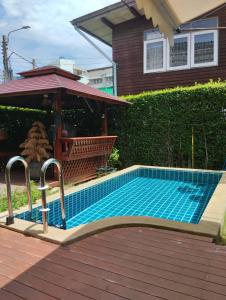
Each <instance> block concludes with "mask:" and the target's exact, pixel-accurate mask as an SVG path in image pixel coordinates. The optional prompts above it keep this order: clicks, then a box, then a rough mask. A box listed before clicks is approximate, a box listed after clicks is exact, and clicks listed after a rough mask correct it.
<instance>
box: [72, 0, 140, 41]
mask: <svg viewBox="0 0 226 300" xmlns="http://www.w3.org/2000/svg"><path fill="white" fill-rule="evenodd" d="M142 15H143V13H142V12H140V11H138V10H137V7H136V3H135V1H134V0H122V1H120V2H117V3H115V4H112V5H109V6H107V7H105V8H102V9H100V10H97V11H95V12H92V13H90V14H87V15H84V16H82V17H80V18H76V19H74V20H72V21H71V23H72V25H76V26H77V27H79V28H80V29H81V30H83V31H84V32H86V33H88V34H90V35H92V36H94V37H96V38H97V39H99V40H100V41H102V42H104V43H105V44H107V45H109V46H111V45H112V29H113V27H114V26H115V25H118V24H120V23H123V22H125V21H129V20H132V19H135V18H137V17H141V16H142Z"/></svg>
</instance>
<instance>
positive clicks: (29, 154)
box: [20, 121, 52, 179]
mask: <svg viewBox="0 0 226 300" xmlns="http://www.w3.org/2000/svg"><path fill="white" fill-rule="evenodd" d="M20 148H22V149H24V150H23V151H22V153H21V155H22V156H25V159H26V161H27V162H28V163H29V164H30V174H31V178H32V179H38V178H39V177H40V173H41V167H42V163H43V161H44V159H47V158H49V157H50V151H51V150H52V146H51V145H50V144H49V140H48V137H47V133H46V130H45V126H44V125H43V124H42V123H41V122H39V121H36V122H34V123H33V124H32V128H31V129H30V130H29V131H28V134H27V139H26V140H25V141H24V142H23V143H22V144H21V145H20Z"/></svg>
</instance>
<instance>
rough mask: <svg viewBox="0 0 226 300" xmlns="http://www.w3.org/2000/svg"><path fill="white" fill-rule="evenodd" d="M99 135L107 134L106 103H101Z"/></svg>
mask: <svg viewBox="0 0 226 300" xmlns="http://www.w3.org/2000/svg"><path fill="white" fill-rule="evenodd" d="M101 135H108V115H107V104H106V103H103V117H102V132H101Z"/></svg>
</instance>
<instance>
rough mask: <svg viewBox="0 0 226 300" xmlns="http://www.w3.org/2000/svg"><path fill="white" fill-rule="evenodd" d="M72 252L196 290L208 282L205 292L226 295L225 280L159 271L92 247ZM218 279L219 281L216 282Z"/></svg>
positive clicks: (78, 248)
mask: <svg viewBox="0 0 226 300" xmlns="http://www.w3.org/2000/svg"><path fill="white" fill-rule="evenodd" d="M74 251H75V252H76V253H77V254H78V253H79V254H82V255H86V256H88V257H92V258H95V259H99V260H104V261H111V262H112V263H114V264H116V265H121V266H123V265H125V264H126V265H127V266H128V267H129V268H130V269H134V270H138V271H141V272H144V273H145V274H150V275H154V276H157V277H160V278H165V279H167V278H171V280H173V281H176V282H179V283H182V284H187V285H190V286H191V287H197V288H203V287H204V286H206V283H207V282H208V285H207V287H206V290H209V291H212V292H218V293H221V294H223V295H226V278H224V279H223V280H221V278H219V277H218V278H215V280H216V281H217V282H211V281H210V280H209V279H208V278H206V274H205V273H203V274H202V275H203V276H202V278H197V277H194V275H193V272H191V271H190V273H189V274H183V272H180V273H179V274H178V273H177V272H174V271H173V270H170V269H168V268H165V269H161V268H160V267H159V266H151V268H150V265H149V264H148V263H147V264H144V263H141V262H140V261H139V262H138V261H137V260H135V259H134V260H131V259H130V260H127V259H126V258H125V257H121V256H118V257H117V256H114V255H111V254H110V253H103V252H100V251H95V249H94V248H93V247H92V252H90V251H89V250H88V249H87V248H84V247H80V246H78V247H76V248H75V249H74ZM208 277H209V276H208ZM217 279H219V280H217Z"/></svg>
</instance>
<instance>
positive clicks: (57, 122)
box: [54, 92, 62, 160]
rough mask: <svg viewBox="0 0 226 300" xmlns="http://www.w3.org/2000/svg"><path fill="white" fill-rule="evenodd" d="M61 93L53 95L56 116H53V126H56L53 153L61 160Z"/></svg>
mask: <svg viewBox="0 0 226 300" xmlns="http://www.w3.org/2000/svg"><path fill="white" fill-rule="evenodd" d="M61 109H62V103H61V93H60V92H58V93H57V94H56V97H55V113H56V116H55V118H54V122H55V126H56V134H55V145H54V154H55V158H56V159H59V160H61V159H62V141H61V138H62V120H61Z"/></svg>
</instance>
